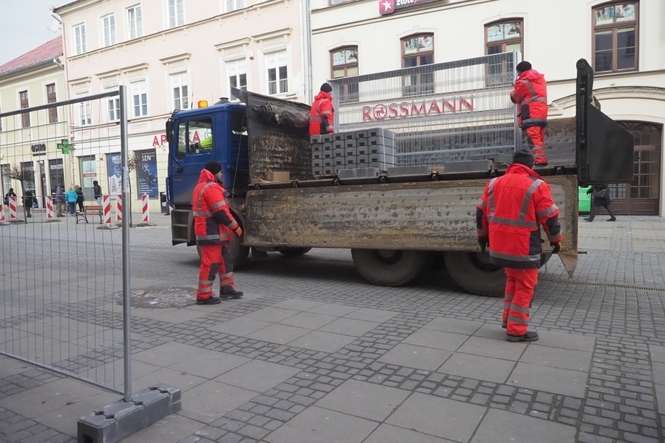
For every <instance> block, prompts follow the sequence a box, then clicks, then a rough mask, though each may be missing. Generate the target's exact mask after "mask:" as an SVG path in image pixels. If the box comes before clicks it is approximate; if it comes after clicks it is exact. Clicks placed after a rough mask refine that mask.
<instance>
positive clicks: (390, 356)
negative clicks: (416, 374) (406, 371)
mask: <svg viewBox="0 0 665 443" xmlns="http://www.w3.org/2000/svg"><path fill="white" fill-rule="evenodd" d="M451 354H452V352H450V351H444V350H441V349H433V348H425V347H423V346H414V345H409V344H404V343H403V344H400V345H397V346H395V347H394V348H393V349H391V350H390V351H388V352H387V353H385V354H384V355H383V356H382V357H381V358H380V359H379V360H380V361H382V362H385V363H392V364H395V365H401V366H407V367H409V368H416V369H427V370H430V371H433V370H435V369H437V368H438V367H439V366H441V364H442V363H443V362H444V361H445V360H446V359H447V358H448V357H450V355H451Z"/></svg>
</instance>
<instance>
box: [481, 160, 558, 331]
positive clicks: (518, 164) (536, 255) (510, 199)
mask: <svg viewBox="0 0 665 443" xmlns="http://www.w3.org/2000/svg"><path fill="white" fill-rule="evenodd" d="M533 163H534V158H533V154H532V153H531V152H530V151H518V152H516V153H515V154H514V155H513V163H512V164H511V165H510V167H509V168H508V170H507V171H506V174H505V175H503V176H501V177H496V178H493V179H492V180H490V182H489V183H488V184H487V186H485V192H484V193H483V196H482V198H481V200H480V203H479V204H478V206H477V208H476V224H477V227H478V242H479V243H480V247H481V249H482V250H483V251H484V250H485V248H486V247H488V246H489V256H490V261H491V262H492V263H494V264H496V265H498V266H502V267H504V268H505V269H504V270H505V273H506V289H505V298H504V308H503V327H504V328H506V333H507V334H508V335H507V337H506V338H507V340H508V341H511V342H521V341H536V340H538V333H536V332H534V331H528V330H527V329H528V324H529V310H530V307H531V300H532V299H533V292H534V289H535V287H536V284H537V283H538V268H539V267H540V260H541V252H542V250H541V245H540V243H541V240H540V225H542V226H543V228H544V229H545V232H546V233H547V237H548V238H549V241H550V244H551V245H552V246H553V247H554V251H555V252H558V250H559V243H560V242H561V240H562V237H561V226H560V225H559V208H558V207H557V206H556V204H555V203H554V200H553V199H552V193H551V192H550V187H549V185H548V184H547V183H545V181H544V180H543V179H542V178H541V177H540V176H539V175H538V174H537V173H536V172H535V171H534V170H533V169H532V168H533Z"/></svg>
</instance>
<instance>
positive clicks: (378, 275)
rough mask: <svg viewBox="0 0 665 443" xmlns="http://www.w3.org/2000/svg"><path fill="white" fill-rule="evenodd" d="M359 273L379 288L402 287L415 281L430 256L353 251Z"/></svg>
mask: <svg viewBox="0 0 665 443" xmlns="http://www.w3.org/2000/svg"><path fill="white" fill-rule="evenodd" d="M351 257H352V258H353V264H354V265H355V267H356V269H357V270H358V273H359V274H360V275H361V276H362V277H363V278H364V279H365V280H367V281H368V282H370V283H372V284H374V285H379V286H402V285H405V284H407V283H409V282H411V281H413V280H414V279H415V278H416V277H418V275H419V274H420V273H421V272H422V270H423V269H424V268H425V264H426V263H427V258H428V254H427V253H426V252H421V251H390V250H378V249H352V250H351Z"/></svg>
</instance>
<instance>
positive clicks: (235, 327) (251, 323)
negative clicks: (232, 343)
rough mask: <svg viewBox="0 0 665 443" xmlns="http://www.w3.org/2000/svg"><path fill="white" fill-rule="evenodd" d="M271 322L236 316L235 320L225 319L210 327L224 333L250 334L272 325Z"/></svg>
mask: <svg viewBox="0 0 665 443" xmlns="http://www.w3.org/2000/svg"><path fill="white" fill-rule="evenodd" d="M270 325H271V323H268V322H266V321H260V320H253V319H251V318H247V317H240V318H234V319H233V320H229V321H225V322H224V323H220V324H218V325H215V326H213V327H212V328H210V329H211V330H213V331H217V332H223V333H224V334H230V335H239V336H244V337H246V336H248V335H250V334H252V333H254V332H256V331H258V330H259V329H263V328H266V327H268V326H270Z"/></svg>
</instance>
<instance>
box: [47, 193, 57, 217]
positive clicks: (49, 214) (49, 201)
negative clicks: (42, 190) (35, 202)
mask: <svg viewBox="0 0 665 443" xmlns="http://www.w3.org/2000/svg"><path fill="white" fill-rule="evenodd" d="M46 219H47V220H48V221H55V211H54V210H53V199H52V198H51V197H46Z"/></svg>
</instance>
